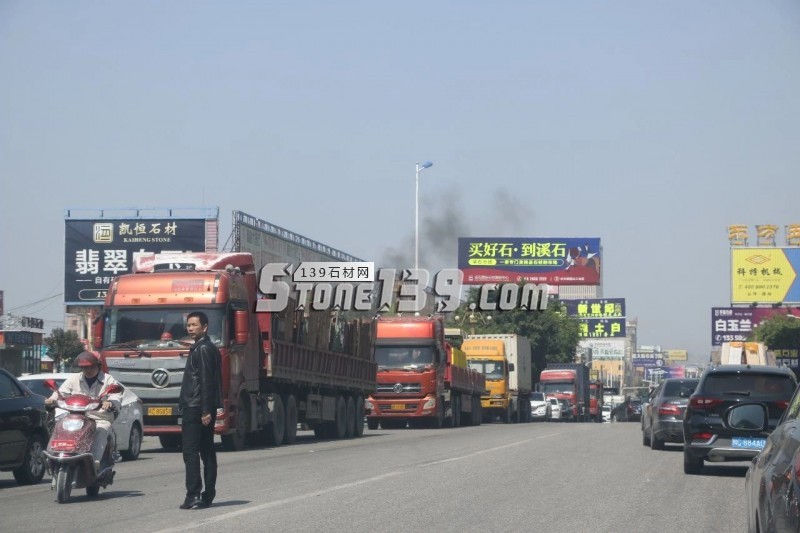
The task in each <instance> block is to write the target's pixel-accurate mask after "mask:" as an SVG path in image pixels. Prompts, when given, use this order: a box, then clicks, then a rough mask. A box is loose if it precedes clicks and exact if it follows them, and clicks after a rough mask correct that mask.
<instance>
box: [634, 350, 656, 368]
mask: <svg viewBox="0 0 800 533" xmlns="http://www.w3.org/2000/svg"><path fill="white" fill-rule="evenodd" d="M631 364H632V365H633V366H639V367H644V368H655V367H658V368H661V367H663V366H664V353H663V352H634V353H633V356H632V357H631Z"/></svg>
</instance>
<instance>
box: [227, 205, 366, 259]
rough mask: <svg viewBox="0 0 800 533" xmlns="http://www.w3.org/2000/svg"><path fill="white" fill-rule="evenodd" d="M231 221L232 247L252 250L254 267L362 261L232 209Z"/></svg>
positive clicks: (250, 251) (239, 249)
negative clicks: (308, 262) (309, 262)
mask: <svg viewBox="0 0 800 533" xmlns="http://www.w3.org/2000/svg"><path fill="white" fill-rule="evenodd" d="M233 224H234V228H233V231H234V235H235V236H236V237H235V238H236V242H235V243H234V251H235V252H249V253H251V254H253V260H254V262H255V265H256V270H259V269H261V267H263V266H264V265H265V264H267V263H291V264H293V265H294V266H295V267H296V266H297V265H299V264H300V263H302V262H303V261H312V262H327V261H342V262H363V261H364V260H363V259H359V258H357V257H355V256H352V255H350V254H347V253H345V252H342V251H340V250H337V249H336V248H333V247H331V246H327V245H325V244H322V243H319V242H317V241H314V240H311V239H309V238H307V237H303V236H302V235H298V234H297V233H294V232H292V231H289V230H287V229H284V228H282V227H280V226H276V225H275V224H271V223H269V222H266V221H264V220H261V219H259V218H256V217H254V216H251V215H248V214H246V213H242V212H241V211H234V212H233Z"/></svg>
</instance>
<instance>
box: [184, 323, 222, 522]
mask: <svg viewBox="0 0 800 533" xmlns="http://www.w3.org/2000/svg"><path fill="white" fill-rule="evenodd" d="M186 331H187V332H188V333H189V336H190V337H192V339H194V344H193V345H192V347H191V348H190V349H189V357H188V358H187V359H186V368H185V369H184V371H183V383H182V384H181V396H180V401H179V408H180V411H181V417H182V422H181V436H182V442H181V446H182V448H183V463H184V465H185V467H186V499H185V500H184V501H183V503H182V504H181V505H180V508H181V509H204V508H206V507H209V506H211V502H213V501H214V496H216V486H217V452H216V450H215V449H214V422H215V420H216V418H217V409H218V408H221V407H222V369H221V357H220V353H219V350H218V349H217V347H216V346H215V345H214V343H213V342H211V338H209V336H208V316H207V315H206V314H205V313H203V312H200V311H195V312H193V313H189V315H188V316H187V317H186ZM201 460H202V461H203V476H202V478H201V477H200V461H201ZM204 483H205V490H203V485H204Z"/></svg>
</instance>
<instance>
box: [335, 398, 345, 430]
mask: <svg viewBox="0 0 800 533" xmlns="http://www.w3.org/2000/svg"><path fill="white" fill-rule="evenodd" d="M346 434H347V402H346V401H345V400H344V397H343V396H342V395H341V394H337V395H336V421H335V423H334V437H336V438H337V439H343V438H344V437H345V435H346Z"/></svg>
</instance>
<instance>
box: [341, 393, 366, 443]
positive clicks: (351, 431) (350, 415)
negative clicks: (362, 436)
mask: <svg viewBox="0 0 800 533" xmlns="http://www.w3.org/2000/svg"><path fill="white" fill-rule="evenodd" d="M345 411H346V413H347V414H346V415H345V422H346V424H345V431H344V436H345V438H348V439H352V438H353V437H355V436H356V402H355V401H354V400H353V397H352V396H348V397H347V402H346V409H345ZM361 425H362V426H363V425H364V422H363V421H362V422H361Z"/></svg>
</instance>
